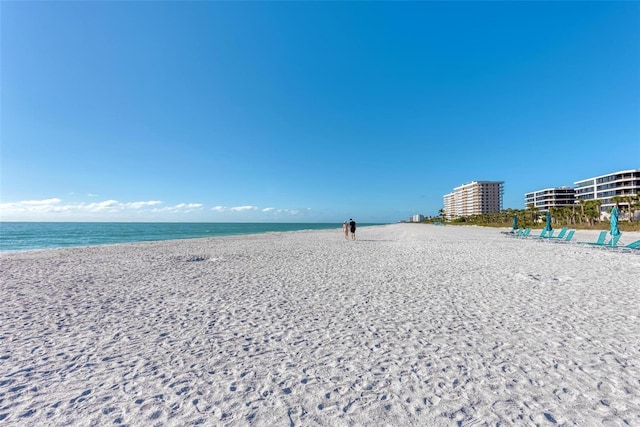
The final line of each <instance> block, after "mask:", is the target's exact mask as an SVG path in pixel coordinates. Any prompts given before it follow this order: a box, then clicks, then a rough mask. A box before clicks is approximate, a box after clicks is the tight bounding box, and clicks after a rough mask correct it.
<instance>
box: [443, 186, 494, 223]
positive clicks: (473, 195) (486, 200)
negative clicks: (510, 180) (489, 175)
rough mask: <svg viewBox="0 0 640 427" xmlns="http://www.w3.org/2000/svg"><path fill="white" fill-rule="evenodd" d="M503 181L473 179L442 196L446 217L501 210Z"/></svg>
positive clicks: (452, 217)
mask: <svg viewBox="0 0 640 427" xmlns="http://www.w3.org/2000/svg"><path fill="white" fill-rule="evenodd" d="M503 193H504V181H473V182H470V183H468V184H464V185H461V186H460V187H456V188H454V189H453V192H452V193H449V194H445V196H444V212H445V215H446V217H447V219H455V218H460V217H463V216H470V215H480V214H493V213H499V212H500V211H501V210H502V195H503Z"/></svg>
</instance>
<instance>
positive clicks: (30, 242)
mask: <svg viewBox="0 0 640 427" xmlns="http://www.w3.org/2000/svg"><path fill="white" fill-rule="evenodd" d="M362 225H378V224H362ZM333 228H336V229H340V230H341V229H342V223H229V222H226V223H218V222H216V223H158V222H146V223H141V222H0V252H10V251H24V250H32V249H51V248H63V247H71V246H93V245H106V244H114V243H127V242H145V241H154V240H174V239H190V238H196V237H212V236H232V235H239V234H261V233H270V232H279V231H299V230H328V229H333Z"/></svg>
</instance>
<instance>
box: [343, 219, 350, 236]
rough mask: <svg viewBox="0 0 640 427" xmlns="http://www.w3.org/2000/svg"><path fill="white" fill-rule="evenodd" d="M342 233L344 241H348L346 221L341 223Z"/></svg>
mask: <svg viewBox="0 0 640 427" xmlns="http://www.w3.org/2000/svg"><path fill="white" fill-rule="evenodd" d="M342 231H344V239H345V240H349V224H347V221H345V222H343V223H342Z"/></svg>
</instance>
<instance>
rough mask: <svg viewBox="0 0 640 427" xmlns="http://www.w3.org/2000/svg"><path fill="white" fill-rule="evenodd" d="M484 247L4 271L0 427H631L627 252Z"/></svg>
mask: <svg viewBox="0 0 640 427" xmlns="http://www.w3.org/2000/svg"><path fill="white" fill-rule="evenodd" d="M501 231H504V230H497V229H492V228H482V227H449V226H446V227H438V226H430V225H423V224H393V225H387V226H376V227H362V228H359V229H358V234H357V237H358V240H356V241H350V240H349V241H347V240H345V239H344V237H343V234H342V231H341V230H340V229H336V230H328V231H308V232H307V231H305V232H289V233H273V234H264V235H250V236H236V237H220V238H205V239H193V240H180V241H166V242H153V243H139V244H123V245H112V246H100V247H87V248H72V249H59V250H43V251H30V252H22V253H5V254H2V255H1V256H0V425H3V426H4V425H6V426H94V425H129V426H147V425H153V426H156V425H162V426H188V425H206V426H213V425H215V426H218V425H229V426H236V425H237V426H245V425H257V426H450V425H454V426H455V425H462V426H482V425H492V426H494V425H497V424H498V423H499V425H554V424H557V425H577V426H594V425H605V426H626V425H629V426H640V251H635V252H631V251H620V250H607V249H603V248H598V247H591V246H587V245H578V244H575V243H569V244H562V243H557V242H550V241H540V240H536V239H527V240H524V239H516V238H510V237H507V236H505V235H504V234H502V233H501ZM532 234H535V231H534V232H532ZM596 236H597V232H587V231H578V232H577V233H576V235H575V237H574V241H595V239H596ZM637 239H640V233H625V234H623V236H622V239H621V241H620V242H621V243H622V244H627V243H630V242H631V241H634V240H637Z"/></svg>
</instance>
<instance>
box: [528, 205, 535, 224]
mask: <svg viewBox="0 0 640 427" xmlns="http://www.w3.org/2000/svg"><path fill="white" fill-rule="evenodd" d="M527 210H528V211H529V213H530V214H531V222H533V223H534V224H535V223H536V222H537V221H538V208H537V207H535V206H534V204H533V203H529V204H528V205H527Z"/></svg>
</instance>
